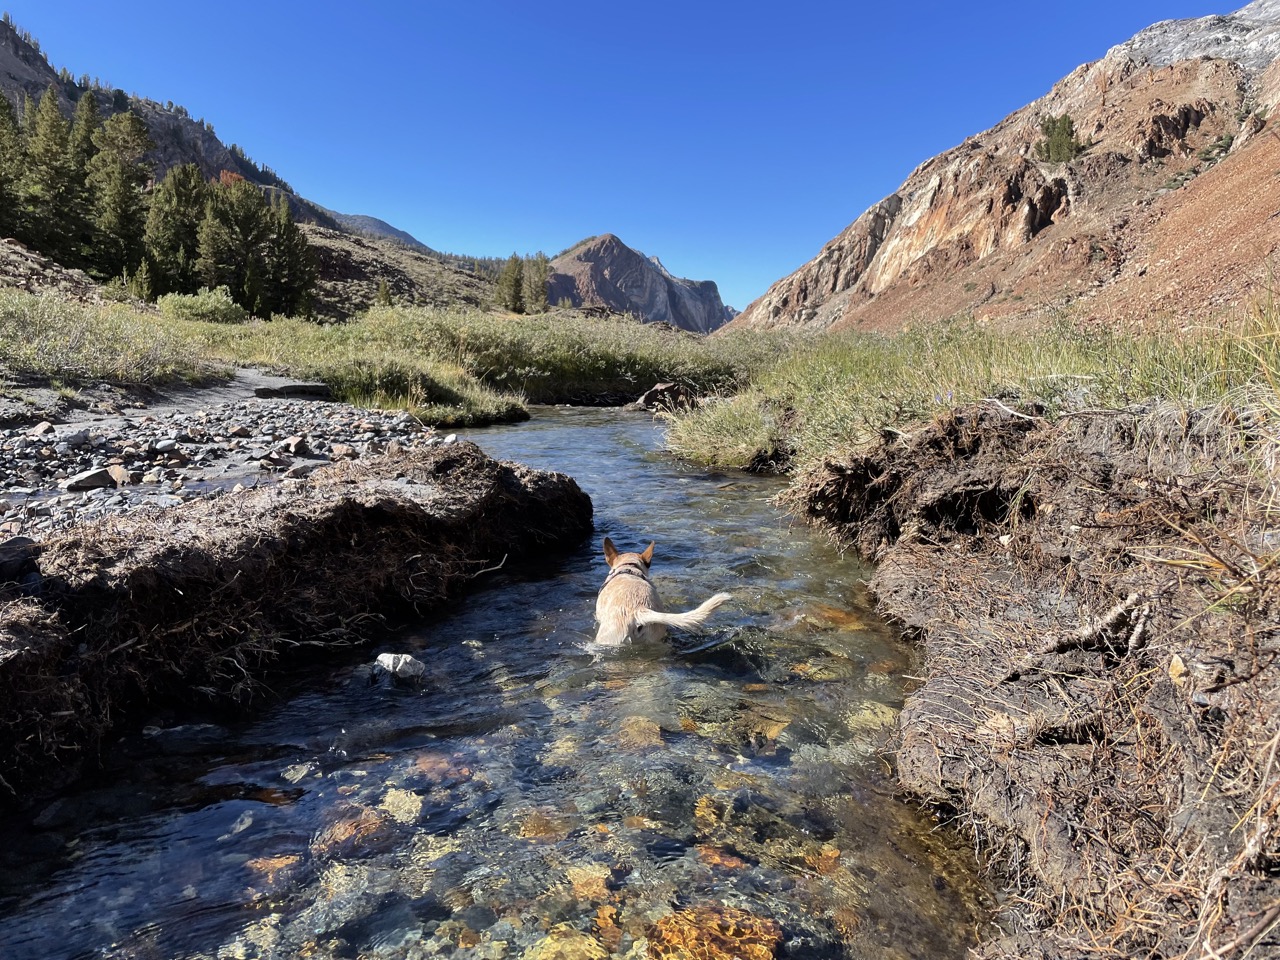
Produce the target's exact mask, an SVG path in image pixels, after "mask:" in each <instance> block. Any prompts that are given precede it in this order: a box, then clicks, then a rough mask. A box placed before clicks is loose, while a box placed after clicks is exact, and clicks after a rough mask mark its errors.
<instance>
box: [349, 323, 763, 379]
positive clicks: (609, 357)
mask: <svg viewBox="0 0 1280 960" xmlns="http://www.w3.org/2000/svg"><path fill="white" fill-rule="evenodd" d="M359 326H360V328H361V329H362V330H363V331H364V332H365V333H366V335H367V336H369V337H371V338H373V339H375V340H376V341H377V342H379V343H382V344H384V345H386V346H388V347H390V348H393V349H396V350H400V351H404V352H406V353H412V354H421V355H425V356H430V357H433V358H436V359H439V360H445V361H448V362H452V363H455V364H457V365H458V366H459V367H461V368H463V369H465V370H466V371H467V372H468V373H470V374H471V375H472V376H474V377H475V378H476V379H477V380H480V381H482V382H483V383H486V384H489V385H490V386H493V387H498V388H502V389H508V390H513V391H515V392H517V393H519V394H521V395H522V396H524V397H526V398H527V399H528V400H529V401H530V402H533V403H564V402H605V401H614V402H616V401H620V400H632V399H635V398H636V397H638V396H639V395H640V394H641V393H642V392H644V391H645V390H647V389H648V388H649V387H651V386H653V384H654V383H657V382H659V381H674V382H677V383H683V384H686V385H688V386H691V387H694V388H696V389H698V390H703V391H716V390H720V391H723V390H730V389H735V388H738V387H741V386H744V385H745V384H746V383H747V382H749V380H750V379H751V378H752V376H753V375H754V374H755V373H757V372H758V371H759V370H760V369H762V368H763V367H764V366H766V365H767V364H768V363H769V362H770V358H771V357H772V356H774V355H776V344H774V343H772V342H771V341H767V340H766V339H762V338H760V337H727V338H723V339H718V340H706V339H704V338H701V337H697V336H693V335H690V334H688V333H683V332H680V331H675V330H669V329H664V328H660V327H654V326H646V325H644V324H639V323H636V322H635V321H633V320H626V319H621V318H618V319H594V318H585V317H582V316H580V315H577V314H573V313H569V312H557V313H551V314H544V315H540V316H529V317H521V318H519V319H511V318H507V317H498V316H494V315H492V314H487V313H483V312H481V311H478V310H470V311H464V310H433V309H421V308H417V309H398V308H382V309H374V310H371V311H370V312H369V313H368V314H366V315H365V317H364V318H363V319H362V320H361V321H360V324H359Z"/></svg>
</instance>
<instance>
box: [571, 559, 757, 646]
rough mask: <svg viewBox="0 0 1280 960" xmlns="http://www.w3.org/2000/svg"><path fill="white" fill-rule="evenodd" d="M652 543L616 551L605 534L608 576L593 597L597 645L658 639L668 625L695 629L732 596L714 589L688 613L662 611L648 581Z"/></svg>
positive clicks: (655, 592) (683, 628)
mask: <svg viewBox="0 0 1280 960" xmlns="http://www.w3.org/2000/svg"><path fill="white" fill-rule="evenodd" d="M653 546H654V545H653V544H652V543H651V544H649V546H648V547H647V548H646V549H645V551H644V553H619V552H618V548H617V547H615V546H614V545H613V541H612V540H610V539H609V538H608V537H605V538H604V559H605V561H606V562H607V563H608V564H609V576H608V577H606V578H605V581H604V586H603V587H601V588H600V595H599V596H598V597H596V622H597V623H598V624H599V625H600V626H599V629H598V630H597V631H596V644H597V645H599V646H605V647H616V646H618V645H619V644H621V643H623V642H624V641H627V640H639V641H642V642H650V641H658V640H661V639H662V638H663V637H665V636H666V635H667V628H668V627H675V628H677V629H682V630H692V629H696V628H697V627H700V626H702V623H703V621H705V620H706V619H707V617H709V616H710V615H711V612H712V611H713V610H715V609H716V607H718V606H720V604H722V603H724V602H725V601H726V600H731V599H732V597H731V596H730V595H729V594H727V593H717V594H716V595H715V596H714V597H712V598H711V599H710V600H707V601H706V602H705V603H703V604H702V605H701V606H699V607H696V608H695V609H693V610H690V611H689V612H688V613H663V612H662V603H661V601H659V600H658V591H657V590H655V589H654V587H653V584H652V583H651V582H650V581H649V564H650V563H651V562H652V561H653Z"/></svg>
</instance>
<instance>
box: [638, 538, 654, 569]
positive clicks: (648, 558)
mask: <svg viewBox="0 0 1280 960" xmlns="http://www.w3.org/2000/svg"><path fill="white" fill-rule="evenodd" d="M640 559H641V560H643V561H644V565H645V566H646V567H647V566H648V565H649V564H651V563H653V544H652V543H650V544H649V546H647V547H646V548H645V551H644V553H642V554H640Z"/></svg>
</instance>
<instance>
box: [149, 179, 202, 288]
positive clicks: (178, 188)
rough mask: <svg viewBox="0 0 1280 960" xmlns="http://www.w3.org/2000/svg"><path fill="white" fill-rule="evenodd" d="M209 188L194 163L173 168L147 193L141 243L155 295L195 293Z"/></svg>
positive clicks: (198, 282) (198, 278)
mask: <svg viewBox="0 0 1280 960" xmlns="http://www.w3.org/2000/svg"><path fill="white" fill-rule="evenodd" d="M211 189H212V188H211V187H210V186H209V184H208V183H206V182H205V179H204V176H203V175H202V174H201V173H200V168H199V167H197V166H196V165H195V164H194V163H185V164H183V165H182V166H179V167H174V168H173V169H171V170H170V171H169V172H168V174H166V175H165V178H164V179H163V180H161V181H160V185H159V186H158V187H156V188H155V190H153V191H152V193H151V208H150V209H149V210H148V211H147V225H146V229H145V231H144V233H143V241H144V244H145V246H146V250H147V258H148V259H149V260H150V262H151V285H152V289H153V290H154V291H155V294H156V296H163V295H164V294H166V293H195V292H196V288H197V287H198V286H199V285H200V276H199V273H198V272H197V271H196V258H197V257H198V256H199V254H200V221H201V220H203V219H204V213H205V205H206V204H207V202H208V199H209V191H210V190H211Z"/></svg>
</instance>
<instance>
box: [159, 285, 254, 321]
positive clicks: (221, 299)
mask: <svg viewBox="0 0 1280 960" xmlns="http://www.w3.org/2000/svg"><path fill="white" fill-rule="evenodd" d="M156 307H157V308H158V309H159V310H160V315H161V316H163V317H165V318H166V319H169V320H201V321H204V322H205V323H244V322H246V321H247V320H248V319H249V311H247V310H246V309H245V308H244V307H242V306H240V304H238V303H236V302H235V301H234V300H232V299H231V291H230V290H228V289H227V288H226V287H215V288H214V289H212V290H210V289H208V288H207V287H202V288H201V289H200V292H199V293H169V294H165V295H164V296H163V297H161V298H160V299H158V300H157V301H156Z"/></svg>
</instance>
